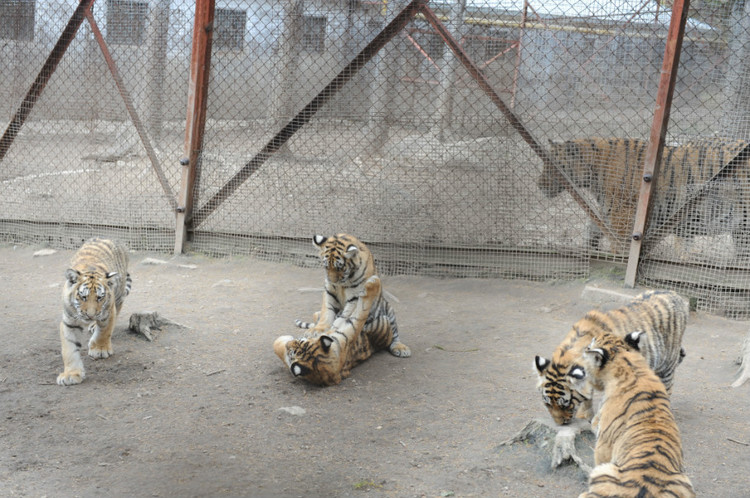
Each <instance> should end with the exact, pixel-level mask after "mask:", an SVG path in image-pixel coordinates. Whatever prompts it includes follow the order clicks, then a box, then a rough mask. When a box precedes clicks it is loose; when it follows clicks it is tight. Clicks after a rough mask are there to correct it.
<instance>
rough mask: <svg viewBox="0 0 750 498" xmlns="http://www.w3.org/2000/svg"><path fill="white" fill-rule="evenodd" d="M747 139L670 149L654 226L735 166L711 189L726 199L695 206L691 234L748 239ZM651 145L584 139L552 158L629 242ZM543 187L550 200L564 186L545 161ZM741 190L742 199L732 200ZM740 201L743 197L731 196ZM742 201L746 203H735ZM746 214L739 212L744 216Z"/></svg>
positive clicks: (555, 149)
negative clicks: (587, 191)
mask: <svg viewBox="0 0 750 498" xmlns="http://www.w3.org/2000/svg"><path fill="white" fill-rule="evenodd" d="M748 145H750V144H748V142H745V141H743V140H721V139H703V140H696V141H693V142H689V143H687V144H683V145H679V146H668V145H665V146H664V149H663V154H662V161H661V166H660V173H659V178H658V181H657V183H656V190H655V192H654V194H653V197H654V202H652V204H651V205H652V207H651V214H650V217H649V223H650V225H651V226H654V225H656V226H658V225H660V224H661V223H662V222H664V221H666V220H667V219H669V218H670V217H671V216H672V215H673V214H674V213H675V212H676V211H677V210H678V209H679V208H680V207H682V205H683V204H684V203H685V202H686V201H687V200H688V197H687V196H688V194H689V192H690V191H694V190H695V189H696V188H697V187H698V186H701V185H703V184H704V183H706V182H708V181H709V180H711V179H712V178H714V176H715V175H717V173H719V171H720V170H721V169H722V168H723V167H724V166H725V165H727V164H728V163H729V162H730V161H733V160H734V162H735V163H737V166H736V167H734V168H732V169H731V170H730V171H728V172H727V173H725V174H723V175H719V177H718V178H717V179H715V180H714V182H713V183H712V185H711V188H713V189H716V190H717V191H718V192H719V193H720V194H719V195H714V196H710V200H709V199H708V197H709V196H706V197H705V198H704V199H703V200H702V201H701V202H698V203H695V204H694V205H693V206H692V208H691V211H690V212H689V213H688V214H687V216H685V217H684V219H685V220H686V221H685V222H684V223H686V224H688V226H686V227H685V228H686V232H688V233H693V234H696V235H702V234H705V233H709V232H710V233H711V234H715V233H720V232H722V231H731V233H732V235H733V237H735V238H736V239H738V242H745V241H747V240H746V239H747V238H748V235H747V228H748V227H750V220H748V219H747V217H748V216H750V215H749V214H748V213H747V211H748V210H750V199H745V198H744V197H745V196H744V194H742V192H743V190H742V188H741V186H742V185H744V184H746V183H747V181H749V180H750V162H749V158H750V151H748V150H747V147H748ZM647 147H648V141H645V140H639V139H630V138H599V137H594V138H582V139H576V140H570V141H566V142H553V143H551V145H550V155H551V156H552V158H553V159H554V160H555V162H556V163H557V164H558V165H559V167H560V168H561V169H562V170H563V172H564V173H565V175H567V176H568V177H569V179H570V181H571V182H572V183H573V184H574V185H575V186H577V187H580V188H586V189H590V190H591V192H592V193H593V194H594V196H595V197H596V200H597V203H598V204H599V208H600V210H601V213H602V215H603V217H604V221H606V222H607V223H608V224H609V226H610V227H611V228H612V231H613V232H614V233H615V235H617V236H618V239H619V240H618V241H612V242H613V243H614V244H616V245H622V242H623V241H625V240H626V239H627V238H629V236H630V235H631V230H632V226H633V220H634V219H635V212H636V208H637V203H638V195H639V192H640V184H641V177H642V173H643V163H644V160H645V154H646V149H647ZM537 186H538V188H539V189H540V190H541V191H542V193H543V194H544V195H545V196H547V197H555V196H557V195H558V194H560V193H561V192H562V191H563V190H564V189H565V182H564V181H563V180H562V179H561V178H560V174H559V173H558V171H557V169H556V168H555V167H554V166H553V165H551V164H546V165H545V166H544V169H543V171H542V174H541V175H540V176H539V178H538V179H537ZM728 192H729V193H732V192H734V194H736V195H729V194H728ZM731 197H736V198H731ZM737 203H739V204H740V205H739V206H735V204H737ZM738 213H739V214H738Z"/></svg>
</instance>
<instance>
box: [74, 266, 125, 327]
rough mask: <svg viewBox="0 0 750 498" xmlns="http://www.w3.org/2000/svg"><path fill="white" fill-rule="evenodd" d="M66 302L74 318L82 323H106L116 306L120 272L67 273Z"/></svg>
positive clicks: (76, 271)
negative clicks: (115, 291)
mask: <svg viewBox="0 0 750 498" xmlns="http://www.w3.org/2000/svg"><path fill="white" fill-rule="evenodd" d="M65 279H66V281H65V287H64V288H63V298H64V301H65V302H66V303H67V305H69V307H70V309H71V310H72V311H73V313H72V314H71V315H72V317H73V318H75V319H77V320H80V321H82V322H93V321H100V322H103V321H106V320H107V319H108V318H109V316H110V314H111V313H112V310H113V308H114V306H115V295H114V290H113V289H115V288H116V286H117V285H118V283H119V281H120V274H119V273H118V272H109V273H106V274H103V273H102V272H99V271H91V270H87V271H83V272H81V271H78V270H75V269H73V268H69V269H68V270H66V271H65Z"/></svg>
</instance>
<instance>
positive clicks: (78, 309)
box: [57, 239, 131, 386]
mask: <svg viewBox="0 0 750 498" xmlns="http://www.w3.org/2000/svg"><path fill="white" fill-rule="evenodd" d="M70 265H71V266H70V268H69V269H68V270H66V271H65V279H66V280H65V285H64V286H63V291H62V302H63V303H62V304H63V313H62V321H61V322H60V342H61V344H62V357H63V363H64V365H65V369H64V371H63V372H62V373H61V374H60V375H58V376H57V383H58V384H59V385H61V386H69V385H73V384H80V383H81V382H82V381H83V379H84V377H85V375H86V374H85V370H84V368H83V361H82V360H81V353H80V350H81V343H80V342H79V339H78V337H77V332H80V331H82V330H83V328H84V327H86V328H87V329H88V331H89V333H90V334H91V338H90V340H89V344H88V354H89V356H90V357H92V358H94V359H99V358H108V357H109V356H111V355H112V354H113V352H114V351H113V350H112V330H113V329H114V326H115V320H117V315H119V314H120V309H121V308H122V303H123V302H124V301H125V296H127V295H128V294H129V293H130V286H131V279H130V274H129V273H128V251H127V249H126V248H125V246H124V245H123V244H122V243H120V242H117V241H112V240H106V239H90V240H88V241H86V242H85V243H84V244H83V246H81V248H80V249H79V250H78V251H77V252H76V253H75V255H74V256H73V258H72V260H71V264H70Z"/></svg>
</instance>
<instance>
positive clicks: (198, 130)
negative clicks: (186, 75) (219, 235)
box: [174, 0, 216, 254]
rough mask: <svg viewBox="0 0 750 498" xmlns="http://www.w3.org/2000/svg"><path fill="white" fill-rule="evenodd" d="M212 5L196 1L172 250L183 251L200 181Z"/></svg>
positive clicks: (212, 2)
mask: <svg viewBox="0 0 750 498" xmlns="http://www.w3.org/2000/svg"><path fill="white" fill-rule="evenodd" d="M215 7H216V2H215V0H198V1H197V3H196V5H195V24H194V25H193V50H192V54H191V56H190V86H189V89H188V105H187V120H186V124H185V158H184V159H183V160H182V161H181V164H182V178H181V181H180V192H179V197H178V199H177V210H176V220H175V241H174V252H175V254H181V253H182V252H183V248H184V245H185V242H186V241H187V232H188V224H189V223H191V217H192V213H193V203H194V198H195V191H196V190H197V183H198V181H199V171H200V153H201V149H202V148H203V135H204V131H205V129H206V103H207V99H208V76H209V70H210V67H211V41H212V39H213V23H214V10H215ZM193 223H194V222H193Z"/></svg>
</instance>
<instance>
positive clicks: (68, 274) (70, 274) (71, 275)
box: [65, 268, 81, 285]
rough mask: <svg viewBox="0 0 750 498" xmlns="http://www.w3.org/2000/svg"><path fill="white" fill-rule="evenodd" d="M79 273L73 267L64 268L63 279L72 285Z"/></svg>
mask: <svg viewBox="0 0 750 498" xmlns="http://www.w3.org/2000/svg"><path fill="white" fill-rule="evenodd" d="M80 276H81V274H80V273H79V272H78V271H76V270H74V269H73V268H68V269H67V270H65V279H66V280H67V281H68V283H70V285H73V284H74V283H76V282H77V281H78V277H80Z"/></svg>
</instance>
